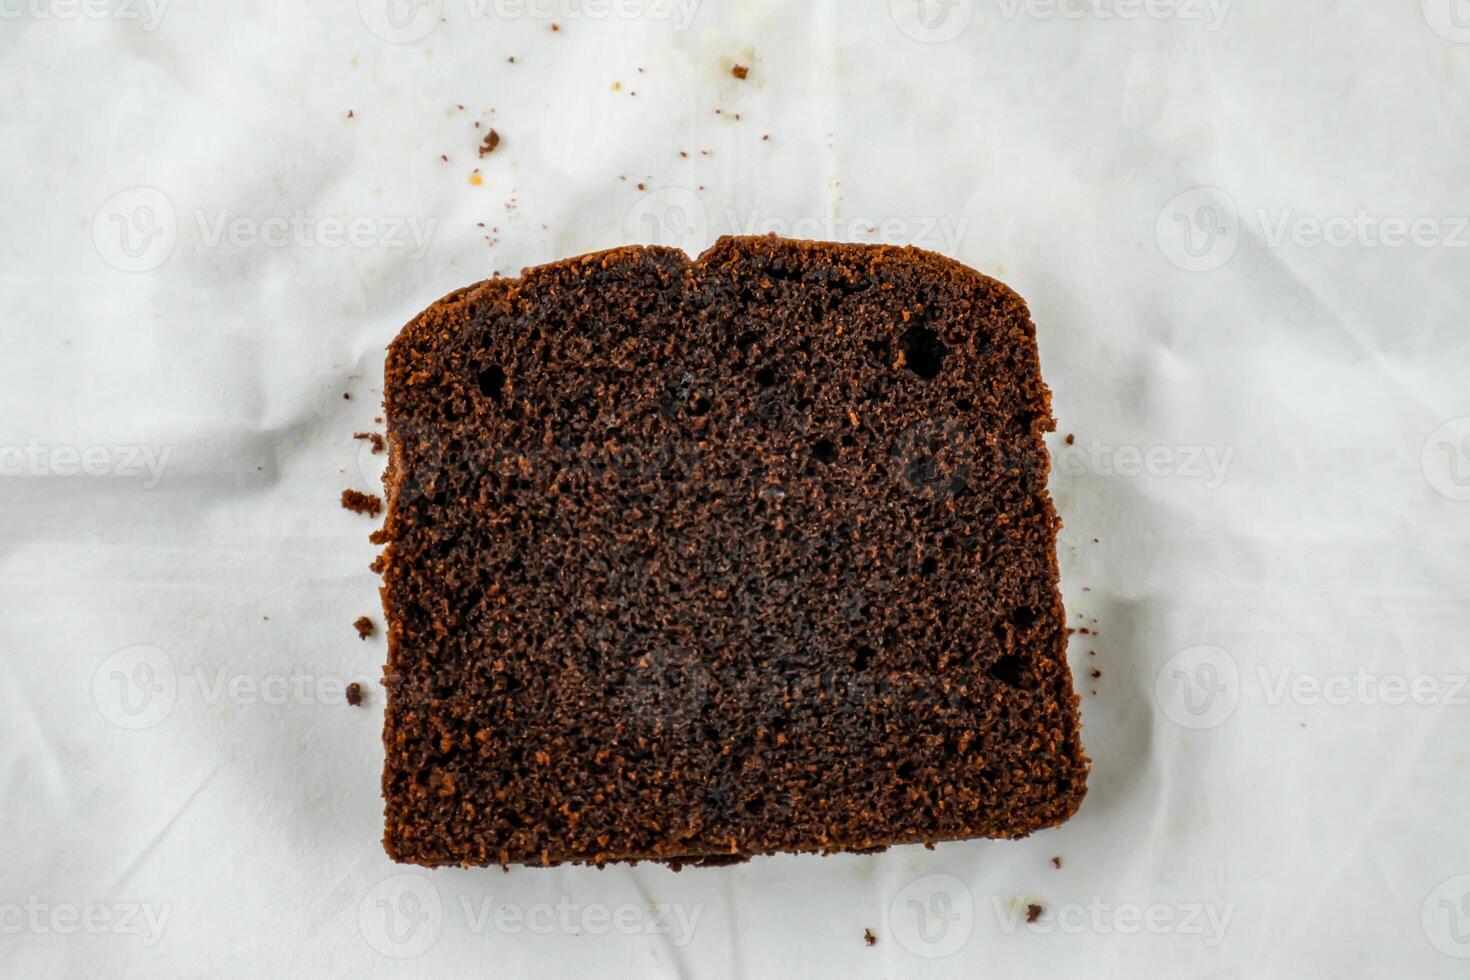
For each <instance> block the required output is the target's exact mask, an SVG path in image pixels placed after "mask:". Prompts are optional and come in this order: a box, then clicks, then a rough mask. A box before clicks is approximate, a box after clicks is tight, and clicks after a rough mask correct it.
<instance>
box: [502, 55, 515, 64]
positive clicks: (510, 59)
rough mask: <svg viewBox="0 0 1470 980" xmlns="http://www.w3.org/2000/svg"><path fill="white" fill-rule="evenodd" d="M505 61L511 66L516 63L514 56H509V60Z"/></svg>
mask: <svg viewBox="0 0 1470 980" xmlns="http://www.w3.org/2000/svg"><path fill="white" fill-rule="evenodd" d="M505 60H506V61H509V62H510V63H511V64H515V63H516V56H515V55H511V56H510V57H509V58H506V59H505Z"/></svg>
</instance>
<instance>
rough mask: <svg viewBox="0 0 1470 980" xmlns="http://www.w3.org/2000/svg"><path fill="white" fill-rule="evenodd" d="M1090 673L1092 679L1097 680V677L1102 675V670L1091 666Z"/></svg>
mask: <svg viewBox="0 0 1470 980" xmlns="http://www.w3.org/2000/svg"><path fill="white" fill-rule="evenodd" d="M1091 673H1092V679H1093V680H1097V679H1098V678H1099V677H1101V676H1102V671H1100V670H1098V669H1097V668H1096V667H1094V668H1092V671H1091Z"/></svg>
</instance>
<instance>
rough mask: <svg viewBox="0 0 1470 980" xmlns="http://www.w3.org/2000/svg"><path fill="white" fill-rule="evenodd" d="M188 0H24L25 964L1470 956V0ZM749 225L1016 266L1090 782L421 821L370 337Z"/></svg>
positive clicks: (21, 883) (1, 77)
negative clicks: (962, 833) (389, 656)
mask: <svg viewBox="0 0 1470 980" xmlns="http://www.w3.org/2000/svg"><path fill="white" fill-rule="evenodd" d="M161 3H162V0H155V2H154V4H153V5H152V6H149V5H147V4H144V3H142V2H141V0H138V2H130V3H128V4H125V5H122V6H119V7H111V6H109V5H107V4H103V5H101V6H100V7H92V6H88V5H87V4H81V3H76V4H73V3H67V2H65V0H3V2H0V15H3V16H0V91H3V93H4V98H3V99H0V176H3V180H0V228H3V235H0V470H3V475H0V599H3V615H0V786H3V796H0V817H3V824H4V826H5V828H6V832H5V833H4V834H3V835H0V972H3V973H4V974H5V975H7V976H14V977H52V976H55V977H61V976H66V977H92V976H96V977H103V976H107V977H111V976H135V977H168V976H205V975H208V976H229V977H236V976H238V977H257V976H275V975H298V976H319V975H348V974H350V975H358V976H388V975H414V976H453V977H460V976H472V975H486V976H584V975H594V976H617V977H655V976H697V977H737V976H749V977H767V976H778V975H799V976H843V977H847V976H864V977H868V976H871V977H885V976H886V977H903V976H932V977H951V976H969V977H980V976H986V977H990V976H1007V977H1011V976H1014V977H1054V976H1061V975H1091V976H1097V975H1109V976H1140V975H1145V976H1147V975H1154V976H1180V977H1183V976H1199V977H1215V976H1220V977H1225V976H1232V977H1233V976H1273V977H1305V976H1334V977H1342V976H1405V977H1408V976H1413V977H1429V976H1444V977H1449V976H1464V975H1466V973H1467V971H1470V877H1467V875H1470V831H1467V810H1470V788H1467V781H1470V766H1467V758H1470V689H1467V688H1466V687H1465V685H1464V683H1463V679H1464V677H1465V675H1466V673H1467V672H1470V665H1467V656H1466V625H1467V622H1466V621H1467V613H1470V598H1467V593H1470V499H1467V498H1470V442H1467V436H1470V420H1467V417H1470V384H1467V381H1470V340H1467V337H1470V286H1467V283H1470V230H1467V228H1466V222H1465V220H1464V216H1465V215H1466V214H1467V213H1470V193H1467V191H1470V165H1467V159H1466V158H1467V152H1466V151H1467V149H1470V145H1467V136H1470V9H1467V4H1465V3H1464V2H1463V0H1443V2H1438V0H1425V2H1424V3H1422V4H1421V3H1420V2H1419V0H1356V2H1329V0H1298V2H1294V3H1267V2H1264V0H1250V2H1246V0H1239V2H1236V3H1228V2H1225V0H1215V2H1213V3H1211V2H1197V0H1178V2H1173V3H1171V2H1168V0H1151V2H1150V3H1148V4H1147V5H1145V4H1143V3H1141V2H1134V0H1097V2H1096V3H1080V2H1070V0H1069V2H1066V3H1060V4H1051V3H1047V2H1045V0H950V2H948V3H941V2H938V0H926V2H925V3H924V5H923V6H920V4H919V3H918V2H917V0H893V2H892V3H890V2H888V0H854V2H838V0H812V2H805V3H796V2H792V3H786V4H783V3H778V2H775V0H736V2H730V3H717V2H715V0H705V2H703V3H694V2H692V0H683V2H677V0H619V2H616V3H614V2H612V0H608V2H606V3H601V4H600V3H599V0H583V2H581V3H578V2H575V0H543V2H536V0H525V2H524V3H521V2H513V0H502V2H499V3H496V2H494V0H486V2H480V0H474V2H471V0H423V2H422V3H418V4H414V3H406V2H403V0H362V2H361V3H357V2H356V0H335V2H325V0H323V2H317V3H302V2H294V3H293V2H287V0H264V2H261V3H252V4H226V3H205V2H202V0H193V2H190V0H173V2H169V3H166V4H162V6H160V5H159V4H161ZM553 22H555V24H556V25H557V27H559V29H558V30H553V27H552V24H553ZM512 58H514V61H513V62H512V61H511V59H512ZM737 63H738V64H745V65H748V66H749V67H750V69H751V70H750V76H749V78H748V79H747V80H746V81H743V82H742V81H739V80H737V79H735V78H734V77H733V76H732V74H731V67H732V65H734V64H737ZM458 106H463V108H462V109H461V108H458ZM477 121H478V122H479V123H480V124H481V127H482V128H480V129H476V128H475V125H474V124H475V122H477ZM490 126H493V127H494V128H496V129H497V131H498V132H499V133H500V134H501V135H502V137H503V142H502V143H501V145H500V148H499V149H498V150H497V151H496V152H495V153H494V154H492V155H491V156H488V157H485V158H484V159H480V158H479V156H478V155H477V153H476V146H477V144H478V142H479V140H480V138H481V136H482V134H483V133H484V132H485V127H490ZM767 135H768V136H769V139H766V138H765V137H766V136H767ZM685 154H687V156H686V155H685ZM441 157H447V160H446V159H442V158H441ZM476 168H478V170H479V182H478V184H477V183H475V182H474V180H473V178H474V174H475V170H476ZM640 184H641V185H643V188H642V189H640V187H639V185H640ZM482 223H483V227H482ZM766 230H774V231H781V232H787V233H795V234H800V235H805V236H808V237H822V238H831V237H837V238H848V239H853V240H859V241H873V240H878V239H887V240H892V241H900V242H913V243H915V244H919V245H922V246H926V247H929V248H932V249H936V250H939V251H942V252H945V253H947V254H949V255H952V256H954V257H956V258H958V259H960V260H962V261H964V262H967V263H969V264H971V265H973V266H975V267H977V268H979V269H981V270H983V271H985V272H988V273H991V274H993V275H997V276H999V277H1000V278H1002V279H1004V280H1005V281H1006V282H1008V283H1009V284H1010V285H1012V286H1013V287H1014V288H1016V289H1017V290H1018V291H1019V292H1020V293H1021V294H1022V295H1024V296H1025V297H1026V298H1027V299H1028V301H1029V302H1030V304H1031V309H1032V312H1033V315H1034V318H1035V320H1036V323H1037V325H1038V331H1039V337H1040V346H1041V354H1042V362H1043V367H1044V370H1045V373H1046V377H1047V379H1048V381H1049V382H1050V384H1051V386H1052V389H1053V391H1054V393H1055V406H1056V414H1057V416H1058V419H1059V421H1060V426H1061V431H1060V432H1059V433H1058V437H1057V439H1056V440H1055V442H1054V450H1055V455H1056V463H1057V470H1056V474H1055V477H1054V480H1053V489H1054V493H1055V495H1056V499H1057V503H1058V506H1059V508H1060V510H1061V512H1062V514H1063V516H1064V518H1065V520H1066V523H1067V528H1066V530H1065V532H1064V534H1063V536H1062V540H1061V543H1060V549H1061V556H1062V563H1063V569H1064V589H1065V593H1066V599H1067V604H1068V609H1069V615H1070V616H1071V618H1072V625H1074V626H1085V627H1087V628H1088V629H1092V630H1095V631H1097V635H1078V636H1077V637H1075V639H1074V644H1073V648H1072V660H1073V665H1074V670H1075V674H1076V677H1077V682H1078V686H1079V688H1080V689H1081V691H1082V692H1083V705H1084V707H1083V712H1084V719H1085V732H1084V734H1085V741H1086V744H1087V748H1088V750H1089V752H1090V753H1091V755H1092V757H1093V759H1094V760H1095V768H1094V771H1093V776H1092V782H1091V793H1090V795H1089V797H1088V799H1087V802H1086V804H1085V806H1084V807H1083V809H1082V811H1081V812H1080V813H1079V814H1078V815H1077V817H1076V818H1075V819H1074V820H1073V821H1071V822H1070V823H1069V824H1067V825H1066V826H1065V827H1063V828H1061V829H1059V830H1055V831H1050V832H1047V833H1043V834H1039V835H1037V836H1035V837H1034V838H1032V839H1030V840H1027V841H1024V842H1019V843H1000V842H974V843H962V844H950V845H945V846H941V847H939V848H937V849H935V850H933V851H927V850H924V849H923V848H917V847H915V848H903V849H899V850H896V851H892V852H890V853H887V854H884V855H882V856H877V857H834V858H828V859H819V858H776V859H766V860H758V861H755V862H753V863H751V864H748V865H746V866H743V867H738V868H730V869H716V870H703V871H700V870H686V871H685V872H683V873H681V874H677V875H676V874H673V873H671V872H669V871H667V870H664V869H661V868H657V867H647V866H640V867H638V868H634V869H628V868H617V869H609V870H606V871H602V872H598V871H595V870H588V869H557V870H551V871H543V870H524V869H517V870H514V871H512V872H510V873H509V874H506V873H502V872H501V871H500V870H498V869H493V870H483V871H440V872H435V873H427V872H419V871H417V870H412V869H404V868H395V867H394V866H393V865H391V864H390V863H389V862H388V861H387V859H386V858H385V857H384V855H383V853H382V850H381V848H380V846H379V844H378V839H379V836H380V821H381V804H380V801H379V797H378V774H379V766H380V763H381V747H380V744H379V741H378V740H379V726H380V721H381V711H382V690H381V688H379V687H378V686H377V685H376V683H375V681H376V678H377V676H378V673H379V670H380V665H381V662H382V658H383V654H384V649H383V645H382V641H381V636H378V637H375V638H374V639H372V640H370V641H367V642H360V641H359V640H358V639H357V637H356V636H355V635H354V634H353V631H352V629H351V626H350V623H351V622H352V620H353V619H354V618H356V617H357V616H358V615H360V614H362V613H365V612H367V613H371V614H372V615H373V616H374V618H375V619H376V618H379V615H378V608H377V594H376V584H377V583H376V579H375V578H374V576H372V575H371V574H370V573H369V571H368V567H367V566H368V564H369V562H370V561H371V560H372V558H373V555H374V549H373V547H372V546H371V545H370V544H369V543H368V541H367V534H368V532H369V531H370V530H371V528H372V526H373V525H372V522H370V521H368V520H367V519H365V518H361V517H357V516H354V515H352V514H349V513H347V512H345V511H342V510H341V509H339V508H338V506H337V504H336V497H337V495H338V493H339V492H340V491H341V490H342V489H343V488H344V487H348V486H352V487H358V488H362V489H372V488H373V487H372V486H371V485H370V481H371V480H372V479H374V478H375V476H376V465H375V464H376V462H377V461H376V460H375V459H374V458H373V457H372V456H371V455H370V454H367V453H365V452H364V451H363V450H362V448H361V446H360V445H359V444H357V443H354V442H353V441H352V439H351V435H352V433H353V432H354V431H358V430H366V429H372V428H374V425H373V418H374V416H375V415H377V414H379V409H378V398H379V397H380V394H381V390H380V379H381V367H382V360H383V348H384V346H385V345H386V344H387V343H388V341H389V340H390V339H391V338H392V337H393V335H394V333H395V332H396V330H397V329H398V327H399V326H400V325H401V324H402V323H403V322H404V321H406V320H407V319H408V318H409V317H410V316H411V315H412V314H414V313H415V312H417V311H418V310H419V309H421V308H422V307H423V306H425V305H427V304H428V303H429V302H431V301H433V300H434V299H436V298H438V297H439V296H440V295H442V294H443V293H445V292H447V291H449V290H451V289H453V288H456V287H459V286H461V285H464V284H467V283H469V282H472V281H475V280H478V279H481V278H484V277H486V276H488V275H489V274H490V272H491V271H492V270H500V271H501V272H504V273H512V274H513V273H514V272H516V271H517V270H519V269H520V268H521V267H522V266H525V265H529V264H536V263H540V262H544V261H548V260H552V259H556V258H560V257H563V256H567V255H572V254H576V253H579V252H583V251H588V250H592V249H597V248H603V247H607V246H611V245H616V244H620V243H623V242H625V241H629V240H637V241H652V240H658V241H663V242H665V243H669V244H677V245H680V246H682V247H685V248H686V249H688V250H690V251H691V252H698V251H699V250H701V249H702V248H703V247H704V246H706V245H707V244H708V243H709V242H711V241H712V240H713V239H714V238H715V237H716V236H718V235H720V234H724V233H730V232H741V231H766ZM344 393H345V394H348V395H350V396H351V397H350V399H346V398H344V397H343V395H344ZM1066 433H1073V434H1075V441H1074V443H1073V444H1072V445H1070V446H1069V445H1067V444H1065V443H1064V442H1063V441H1062V439H1061V437H1062V435H1064V434H1066ZM1093 651H1095V655H1090V652H1093ZM1094 668H1096V669H1098V670H1100V671H1101V676H1100V677H1097V678H1093V677H1092V676H1091V674H1090V671H1091V670H1092V669H1094ZM349 680H360V681H363V682H366V683H367V687H368V703H367V705H366V706H365V707H364V708H361V709H354V708H349V707H346V706H345V705H343V704H342V703H341V700H340V692H341V689H342V686H343V684H344V683H345V682H346V681H349ZM1094 691H1095V692H1096V693H1095V694H1094V693H1092V692H1094ZM1054 856H1059V857H1060V858H1061V860H1062V867H1061V868H1060V869H1057V868H1054V867H1053V865H1052V861H1051V859H1052V858H1053V857H1054ZM404 876H406V877H404ZM1031 903H1036V904H1039V905H1041V906H1042V907H1043V909H1044V910H1045V911H1044V912H1043V914H1042V917H1041V918H1040V919H1039V921H1038V922H1036V923H1035V924H1032V925H1027V924H1026V923H1025V921H1024V920H1025V908H1026V906H1027V905H1028V904H1031ZM865 928H867V929H871V930H872V932H873V934H874V935H875V936H876V937H877V945H876V946H874V947H871V948H869V947H868V946H866V945H865V944H864V942H863V930H864V929H865Z"/></svg>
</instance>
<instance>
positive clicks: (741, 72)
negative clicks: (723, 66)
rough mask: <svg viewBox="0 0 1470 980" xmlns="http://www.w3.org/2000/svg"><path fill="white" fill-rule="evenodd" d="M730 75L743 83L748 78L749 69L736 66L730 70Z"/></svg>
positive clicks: (743, 66)
mask: <svg viewBox="0 0 1470 980" xmlns="http://www.w3.org/2000/svg"><path fill="white" fill-rule="evenodd" d="M730 74H732V75H734V76H735V77H736V78H738V79H740V80H741V81H742V82H743V81H745V80H746V79H747V78H749V77H750V68H749V66H747V65H736V66H735V67H734V68H731V69H730Z"/></svg>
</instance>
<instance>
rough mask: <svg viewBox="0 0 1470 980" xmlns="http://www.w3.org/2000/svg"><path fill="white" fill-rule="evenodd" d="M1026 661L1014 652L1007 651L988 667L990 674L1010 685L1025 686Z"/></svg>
mask: <svg viewBox="0 0 1470 980" xmlns="http://www.w3.org/2000/svg"><path fill="white" fill-rule="evenodd" d="M1025 675H1026V663H1025V661H1023V660H1022V659H1021V658H1020V657H1018V656H1017V655H1016V654H1014V653H1008V654H1006V655H1005V656H1003V657H1001V658H1000V659H999V660H997V661H996V662H995V664H994V666H992V667H991V668H990V676H991V677H994V678H995V679H996V680H998V681H1001V682H1003V683H1006V684H1009V685H1010V686H1011V687H1025V684H1023V683H1022V681H1023V680H1024V678H1025Z"/></svg>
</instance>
